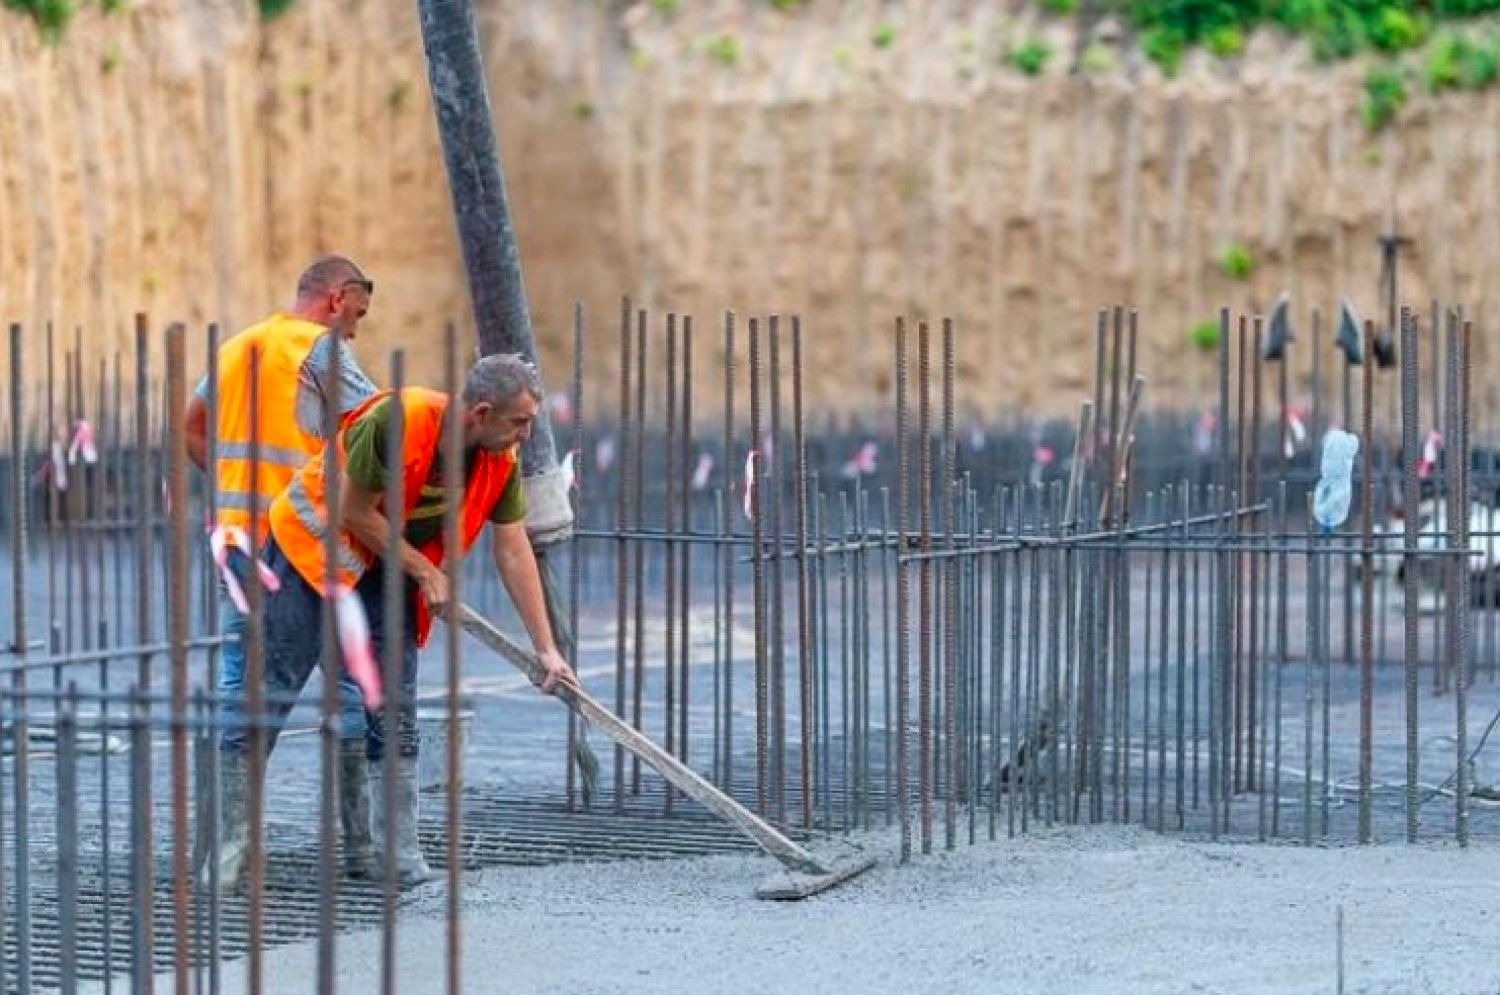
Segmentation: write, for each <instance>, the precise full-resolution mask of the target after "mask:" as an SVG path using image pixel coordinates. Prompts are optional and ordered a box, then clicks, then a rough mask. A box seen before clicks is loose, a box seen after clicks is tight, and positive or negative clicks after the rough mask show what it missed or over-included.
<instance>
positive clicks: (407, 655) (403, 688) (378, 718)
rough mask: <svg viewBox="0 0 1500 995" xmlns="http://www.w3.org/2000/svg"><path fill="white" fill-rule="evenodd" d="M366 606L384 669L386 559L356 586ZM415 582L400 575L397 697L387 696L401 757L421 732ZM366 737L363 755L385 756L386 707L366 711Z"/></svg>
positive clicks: (414, 747)
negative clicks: (391, 703)
mask: <svg viewBox="0 0 1500 995" xmlns="http://www.w3.org/2000/svg"><path fill="white" fill-rule="evenodd" d="M355 591H356V592H357V593H358V594H359V598H360V600H361V601H362V602H363V603H364V606H365V615H366V617H367V618H368V619H369V621H370V636H371V642H373V643H374V644H375V660H376V663H377V664H378V665H379V667H380V672H381V673H382V674H384V673H385V562H384V561H383V560H377V561H375V565H374V566H372V567H370V569H368V570H366V571H365V574H364V576H363V577H361V578H360V579H359V584H358V585H357V586H356V587H355ZM417 597H418V594H417V582H416V581H414V580H412V579H411V578H410V577H407V576H405V575H403V576H402V578H401V614H402V626H401V673H400V686H399V697H397V696H395V695H394V694H391V693H387V695H386V698H387V702H388V703H389V701H390V699H392V698H395V702H396V749H397V750H398V751H399V752H400V755H401V756H403V757H415V756H416V755H417V751H418V749H419V748H420V747H421V745H422V737H421V732H420V730H419V729H418V727H417V629H416V618H415V612H414V611H413V610H412V606H413V605H415V604H416V599H417ZM368 719H369V737H368V738H367V739H366V742H365V755H366V756H367V757H369V759H370V760H372V761H379V760H380V759H381V758H382V757H383V756H385V740H386V734H385V709H384V708H380V709H376V710H375V711H372V712H370V713H368Z"/></svg>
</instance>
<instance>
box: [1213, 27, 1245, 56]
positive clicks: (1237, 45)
mask: <svg viewBox="0 0 1500 995" xmlns="http://www.w3.org/2000/svg"><path fill="white" fill-rule="evenodd" d="M1205 44H1206V45H1207V47H1208V50H1209V51H1210V52H1212V53H1213V54H1214V55H1215V56H1217V57H1218V58H1220V59H1232V58H1234V57H1235V56H1236V55H1239V54H1240V53H1241V52H1243V51H1244V50H1245V33H1244V32H1243V31H1241V30H1240V29H1239V28H1238V27H1236V26H1235V25H1233V24H1225V25H1221V26H1220V27H1217V28H1214V29H1213V30H1212V31H1210V32H1209V33H1208V37H1207V39H1205Z"/></svg>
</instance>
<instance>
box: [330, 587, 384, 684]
mask: <svg viewBox="0 0 1500 995" xmlns="http://www.w3.org/2000/svg"><path fill="white" fill-rule="evenodd" d="M333 612H334V618H335V620H336V621H337V623H338V633H339V650H340V652H341V653H342V654H343V657H344V669H345V670H347V671H348V672H349V676H350V678H352V679H353V681H354V683H355V685H357V686H358V687H359V693H360V694H361V695H363V696H364V700H365V708H367V709H376V708H379V707H380V706H381V703H382V701H383V689H382V687H381V683H380V668H379V667H378V666H377V665H376V663H375V645H374V643H373V642H372V641H371V639H370V620H369V618H367V617H366V615H365V606H364V604H363V603H362V602H361V601H360V600H359V595H358V594H355V593H354V589H353V588H351V587H349V586H348V585H347V584H340V585H339V586H338V587H337V588H335V589H334V592H333Z"/></svg>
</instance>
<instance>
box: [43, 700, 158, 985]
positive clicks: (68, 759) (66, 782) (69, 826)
mask: <svg viewBox="0 0 1500 995" xmlns="http://www.w3.org/2000/svg"><path fill="white" fill-rule="evenodd" d="M18 704H19V705H20V707H21V708H23V709H24V708H26V707H27V705H26V703H25V702H24V701H22V702H18ZM81 814H82V813H81V812H79V810H78V688H77V687H76V686H74V685H73V683H72V682H71V681H69V682H68V692H67V696H66V697H65V698H63V699H62V700H61V701H60V702H59V703H58V715H57V811H56V814H55V818H56V826H57V934H58V937H57V938H58V957H57V967H58V978H59V982H60V986H59V987H60V989H61V992H62V995H74V993H76V992H77V991H78V822H79V817H80V815H81ZM179 930H180V933H179V944H181V943H182V942H183V940H184V938H185V937H186V935H187V929H186V923H181V924H179ZM177 977H178V982H177V989H178V991H180V992H185V991H187V971H186V964H180V965H179V969H178V975H177Z"/></svg>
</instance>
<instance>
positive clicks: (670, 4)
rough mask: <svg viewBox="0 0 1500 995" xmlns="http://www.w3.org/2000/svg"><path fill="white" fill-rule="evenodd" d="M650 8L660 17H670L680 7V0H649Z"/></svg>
mask: <svg viewBox="0 0 1500 995" xmlns="http://www.w3.org/2000/svg"><path fill="white" fill-rule="evenodd" d="M651 9H652V10H654V11H656V12H657V13H658V14H660V15H661V16H662V17H672V16H674V15H675V14H676V13H677V12H678V11H679V10H681V9H682V0H651Z"/></svg>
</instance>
